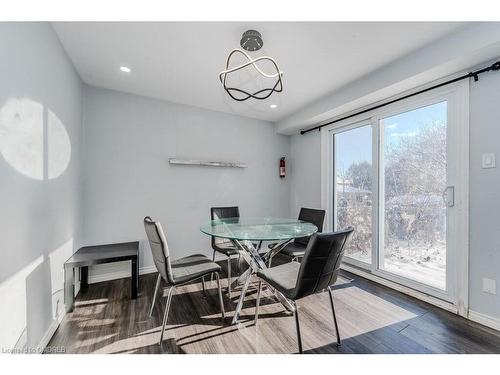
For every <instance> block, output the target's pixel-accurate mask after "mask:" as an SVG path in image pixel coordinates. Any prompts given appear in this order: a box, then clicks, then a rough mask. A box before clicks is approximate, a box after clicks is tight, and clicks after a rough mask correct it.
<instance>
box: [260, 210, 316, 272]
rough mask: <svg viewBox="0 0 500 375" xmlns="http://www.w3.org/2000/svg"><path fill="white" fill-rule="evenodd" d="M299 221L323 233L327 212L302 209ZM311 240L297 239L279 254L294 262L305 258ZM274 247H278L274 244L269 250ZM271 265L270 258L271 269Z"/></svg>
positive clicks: (305, 238)
mask: <svg viewBox="0 0 500 375" xmlns="http://www.w3.org/2000/svg"><path fill="white" fill-rule="evenodd" d="M299 220H302V221H306V222H308V223H311V224H314V225H316V227H318V232H322V231H323V222H324V221H325V210H316V209H313V208H304V207H302V208H301V209H300V212H299ZM309 238H310V237H300V238H296V239H295V240H293V241H292V242H290V243H288V244H287V245H285V247H284V248H283V249H282V250H280V252H279V254H284V255H286V256H288V257H289V258H291V259H292V261H294V260H298V259H299V258H302V257H304V252H305V251H306V248H307V244H308V243H309ZM274 246H276V244H275V243H272V244H270V245H269V248H270V249H272V248H273V247H274ZM271 263H272V257H269V261H268V265H269V267H271Z"/></svg>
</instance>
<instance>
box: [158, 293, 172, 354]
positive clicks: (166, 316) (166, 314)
mask: <svg viewBox="0 0 500 375" xmlns="http://www.w3.org/2000/svg"><path fill="white" fill-rule="evenodd" d="M174 289H175V286H173V285H172V286H171V287H170V290H169V291H168V298H167V306H166V307H165V313H164V314H163V324H162V326H161V335H160V342H159V343H158V345H161V343H162V342H163V333H164V332H165V325H166V324H167V319H168V311H169V310H170V304H171V302H172V295H173V294H174Z"/></svg>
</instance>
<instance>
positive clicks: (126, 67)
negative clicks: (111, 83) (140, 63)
mask: <svg viewBox="0 0 500 375" xmlns="http://www.w3.org/2000/svg"><path fill="white" fill-rule="evenodd" d="M120 70H121V71H122V72H123V73H130V72H131V71H132V70H131V69H130V68H129V67H128V66H120Z"/></svg>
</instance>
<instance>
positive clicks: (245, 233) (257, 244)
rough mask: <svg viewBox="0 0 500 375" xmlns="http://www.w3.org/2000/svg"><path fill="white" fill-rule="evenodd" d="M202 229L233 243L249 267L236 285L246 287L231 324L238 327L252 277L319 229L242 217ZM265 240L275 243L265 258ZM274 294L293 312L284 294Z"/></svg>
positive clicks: (297, 222) (299, 223)
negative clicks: (290, 246)
mask: <svg viewBox="0 0 500 375" xmlns="http://www.w3.org/2000/svg"><path fill="white" fill-rule="evenodd" d="M200 230H201V231H202V232H203V233H205V234H207V235H209V236H214V237H219V238H226V239H228V240H230V241H231V242H232V243H233V244H234V246H235V248H237V249H238V250H239V253H240V256H241V257H242V258H243V259H244V260H245V261H246V262H247V263H248V265H249V267H248V269H247V270H246V271H245V272H243V273H242V274H241V275H240V276H239V277H238V279H237V280H236V281H235V282H234V283H235V284H237V285H243V287H242V289H241V295H240V297H239V300H238V304H237V306H236V310H235V314H234V317H233V321H232V324H236V323H238V322H239V317H240V313H241V309H242V307H243V301H244V299H245V295H246V292H247V289H248V287H249V285H250V280H251V278H252V275H253V274H254V273H256V272H257V271H258V270H259V269H265V268H267V267H268V265H269V260H270V259H272V257H274V256H275V255H276V254H277V253H279V252H280V251H281V250H282V249H283V248H284V247H285V246H286V245H287V244H288V243H289V242H290V241H292V240H294V239H295V238H300V237H307V236H310V235H312V234H313V233H315V232H317V231H318V228H317V227H316V226H315V225H314V224H311V223H308V222H305V221H301V220H297V219H280V218H267V217H265V218H243V217H242V218H229V219H218V220H211V221H209V222H207V223H205V224H203V225H202V226H201V227H200ZM264 241H272V242H275V244H274V245H273V247H272V248H271V249H269V251H267V252H266V253H265V254H264V255H262V254H261V253H260V251H261V245H262V242H264ZM274 294H275V296H276V297H277V298H278V300H279V301H280V302H281V303H282V304H283V306H284V307H285V308H286V309H287V310H288V311H292V310H293V308H292V306H290V303H289V302H288V301H287V299H286V298H285V297H284V296H283V295H281V294H280V293H279V292H278V291H274Z"/></svg>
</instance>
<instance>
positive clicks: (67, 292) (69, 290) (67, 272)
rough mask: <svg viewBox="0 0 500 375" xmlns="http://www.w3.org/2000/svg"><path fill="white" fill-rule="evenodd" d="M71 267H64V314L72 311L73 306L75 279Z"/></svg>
mask: <svg viewBox="0 0 500 375" xmlns="http://www.w3.org/2000/svg"><path fill="white" fill-rule="evenodd" d="M73 272H74V270H73V267H64V305H65V307H66V312H67V313H70V312H72V311H73V304H74V303H75V287H74V282H75V280H74V279H75V277H74V273H73Z"/></svg>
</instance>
